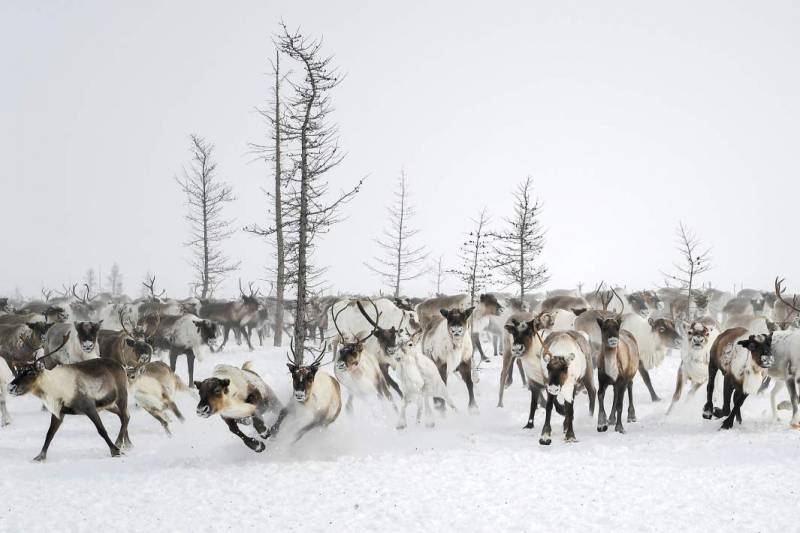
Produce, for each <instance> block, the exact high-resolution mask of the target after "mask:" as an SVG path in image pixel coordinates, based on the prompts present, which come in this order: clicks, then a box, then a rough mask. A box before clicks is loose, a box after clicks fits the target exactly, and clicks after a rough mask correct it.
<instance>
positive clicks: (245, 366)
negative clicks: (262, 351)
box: [242, 361, 253, 372]
mask: <svg viewBox="0 0 800 533" xmlns="http://www.w3.org/2000/svg"><path fill="white" fill-rule="evenodd" d="M242 370H247V371H248V372H252V371H253V362H252V361H247V362H246V363H245V364H243V365H242Z"/></svg>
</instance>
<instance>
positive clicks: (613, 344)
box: [606, 337, 619, 348]
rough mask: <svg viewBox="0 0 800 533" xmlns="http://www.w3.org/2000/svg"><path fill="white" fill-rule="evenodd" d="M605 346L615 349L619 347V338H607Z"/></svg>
mask: <svg viewBox="0 0 800 533" xmlns="http://www.w3.org/2000/svg"><path fill="white" fill-rule="evenodd" d="M606 344H608V347H609V348H616V347H617V346H619V337H609V338H608V342H607V343H606Z"/></svg>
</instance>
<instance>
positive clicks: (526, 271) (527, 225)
mask: <svg viewBox="0 0 800 533" xmlns="http://www.w3.org/2000/svg"><path fill="white" fill-rule="evenodd" d="M541 211H542V204H541V203H540V202H539V199H538V198H536V199H534V198H533V179H532V178H531V177H530V176H528V177H527V178H525V181H523V182H522V183H520V184H519V185H518V186H517V190H516V191H515V192H514V213H513V215H512V216H510V217H506V218H504V220H505V222H506V225H507V228H506V229H505V230H504V231H502V232H500V233H498V234H496V235H495V237H496V239H497V245H496V246H495V247H494V252H495V253H496V254H497V257H496V259H495V262H494V266H495V268H497V270H498V272H499V274H500V276H501V277H502V279H503V281H504V282H505V283H506V286H507V287H510V286H516V288H517V290H518V292H519V297H520V299H524V298H525V293H526V292H529V291H532V290H534V289H538V288H539V287H541V286H542V285H544V284H545V283H546V282H547V280H548V279H550V276H549V275H548V273H547V272H548V269H547V265H545V264H540V265H537V264H536V261H537V260H538V259H539V255H541V253H542V250H543V249H544V244H545V232H544V229H543V228H542V224H541V221H540V220H539V215H540V214H541Z"/></svg>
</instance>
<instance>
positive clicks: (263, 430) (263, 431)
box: [253, 414, 269, 439]
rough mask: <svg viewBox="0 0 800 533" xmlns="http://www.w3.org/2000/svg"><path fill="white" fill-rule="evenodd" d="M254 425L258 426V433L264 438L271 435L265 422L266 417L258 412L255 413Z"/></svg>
mask: <svg viewBox="0 0 800 533" xmlns="http://www.w3.org/2000/svg"><path fill="white" fill-rule="evenodd" d="M253 427H254V428H256V431H257V432H258V435H259V436H260V437H261V438H262V439H266V438H268V437H269V431H268V430H267V425H266V424H265V423H264V419H263V418H261V417H260V416H259V415H257V414H256V415H253Z"/></svg>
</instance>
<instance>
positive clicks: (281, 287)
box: [244, 47, 286, 346]
mask: <svg viewBox="0 0 800 533" xmlns="http://www.w3.org/2000/svg"><path fill="white" fill-rule="evenodd" d="M276 48H277V47H276ZM272 74H273V76H274V77H275V88H274V92H273V95H272V101H271V102H270V104H271V105H270V108H268V109H258V108H256V111H257V112H258V113H259V114H260V115H261V116H262V117H263V118H264V120H265V121H266V123H267V125H268V126H269V140H270V141H272V142H271V143H270V144H266V145H260V144H255V143H251V144H250V150H251V151H252V152H253V153H255V154H257V155H258V157H259V159H263V160H264V161H267V162H273V163H274V164H275V175H274V178H273V181H274V188H273V191H272V192H271V191H269V190H268V189H263V188H262V190H263V191H264V194H266V195H267V198H268V200H269V202H268V204H267V210H268V212H270V214H271V215H272V216H273V217H274V220H275V225H274V226H272V227H266V228H264V227H261V226H259V225H258V224H253V225H251V226H248V227H245V228H244V230H245V231H247V232H249V233H253V234H255V235H259V236H261V237H269V236H272V235H274V236H275V245H276V246H275V259H276V266H275V269H274V271H273V269H271V268H268V270H270V271H273V272H274V274H275V300H276V302H275V303H276V307H275V337H274V345H275V346H281V345H282V344H283V312H284V311H283V304H284V299H285V294H286V240H285V237H284V234H283V229H284V228H283V210H284V206H283V192H284V191H283V189H284V188H285V180H284V175H283V171H282V169H281V149H282V135H281V134H282V128H283V123H284V122H285V117H284V116H283V114H282V111H281V105H282V101H281V83H282V82H283V80H284V78H285V75H284V76H283V77H282V76H281V53H280V50H277V49H276V51H275V62H274V63H273V64H272Z"/></svg>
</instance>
